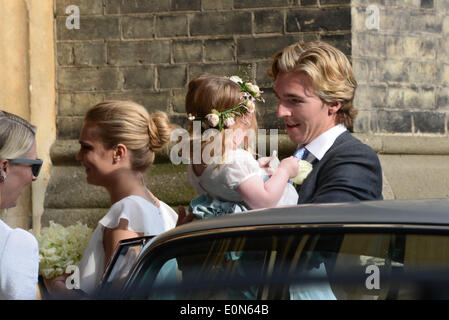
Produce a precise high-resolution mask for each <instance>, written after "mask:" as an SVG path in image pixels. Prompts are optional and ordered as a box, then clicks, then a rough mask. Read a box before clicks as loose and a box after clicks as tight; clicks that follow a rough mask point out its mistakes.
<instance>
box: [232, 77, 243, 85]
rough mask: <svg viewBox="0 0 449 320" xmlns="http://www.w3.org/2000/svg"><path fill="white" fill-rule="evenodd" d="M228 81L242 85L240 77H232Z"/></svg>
mask: <svg viewBox="0 0 449 320" xmlns="http://www.w3.org/2000/svg"><path fill="white" fill-rule="evenodd" d="M229 80H231V81H232V82H235V83H237V84H238V83H243V80H242V79H240V77H237V76H232V77H230V78H229Z"/></svg>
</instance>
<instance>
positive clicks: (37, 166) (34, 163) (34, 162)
mask: <svg viewBox="0 0 449 320" xmlns="http://www.w3.org/2000/svg"><path fill="white" fill-rule="evenodd" d="M8 161H10V162H11V163H16V164H31V171H32V172H33V176H35V177H36V178H37V176H38V175H39V172H40V171H41V168H42V163H43V161H42V160H41V159H26V158H16V159H8Z"/></svg>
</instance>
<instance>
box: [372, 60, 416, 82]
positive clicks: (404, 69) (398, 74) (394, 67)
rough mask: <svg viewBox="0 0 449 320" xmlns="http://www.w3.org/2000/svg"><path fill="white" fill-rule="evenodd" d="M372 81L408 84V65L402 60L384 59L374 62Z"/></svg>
mask: <svg viewBox="0 0 449 320" xmlns="http://www.w3.org/2000/svg"><path fill="white" fill-rule="evenodd" d="M373 71H374V75H375V76H374V77H372V78H371V79H372V80H375V81H376V80H377V81H379V82H401V83H405V82H408V81H409V79H410V76H409V73H410V63H409V62H407V61H404V60H393V59H388V58H387V59H385V60H383V59H382V60H379V61H377V62H376V69H375V70H371V72H373Z"/></svg>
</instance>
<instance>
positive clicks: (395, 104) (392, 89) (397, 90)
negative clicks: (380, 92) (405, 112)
mask: <svg viewBox="0 0 449 320" xmlns="http://www.w3.org/2000/svg"><path fill="white" fill-rule="evenodd" d="M405 90H406V88H403V87H399V86H392V85H390V86H388V88H387V100H386V105H387V106H388V108H391V109H398V108H403V107H404V106H407V107H409V105H408V104H407V103H406V102H404V91H405Z"/></svg>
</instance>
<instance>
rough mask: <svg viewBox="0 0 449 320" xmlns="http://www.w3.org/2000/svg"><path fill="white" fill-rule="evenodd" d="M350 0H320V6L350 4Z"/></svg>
mask: <svg viewBox="0 0 449 320" xmlns="http://www.w3.org/2000/svg"><path fill="white" fill-rule="evenodd" d="M350 3H351V0H320V4H321V5H322V6H325V5H329V4H350Z"/></svg>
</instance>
